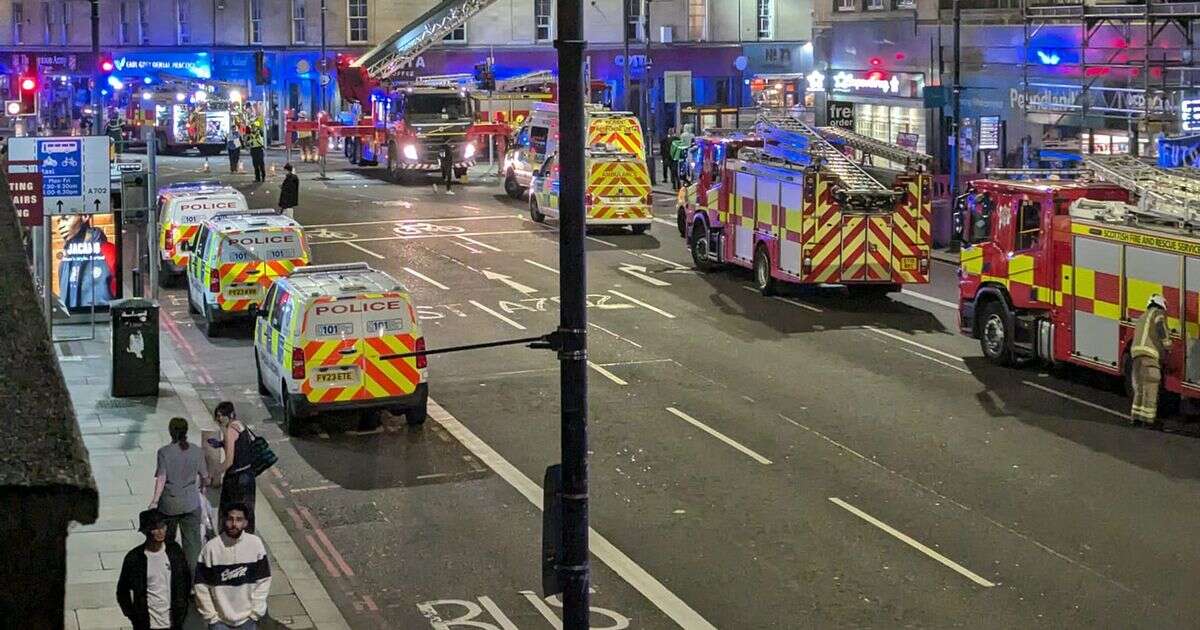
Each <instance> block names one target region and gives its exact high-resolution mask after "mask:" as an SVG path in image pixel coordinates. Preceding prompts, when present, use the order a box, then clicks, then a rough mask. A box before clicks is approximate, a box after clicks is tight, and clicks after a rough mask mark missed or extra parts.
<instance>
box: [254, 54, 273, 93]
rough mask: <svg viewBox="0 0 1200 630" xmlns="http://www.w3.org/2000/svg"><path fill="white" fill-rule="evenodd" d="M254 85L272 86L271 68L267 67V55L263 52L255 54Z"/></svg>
mask: <svg viewBox="0 0 1200 630" xmlns="http://www.w3.org/2000/svg"><path fill="white" fill-rule="evenodd" d="M254 84H255V85H270V84H271V68H269V67H268V66H267V53H265V52H263V51H261V50H257V51H255V52H254Z"/></svg>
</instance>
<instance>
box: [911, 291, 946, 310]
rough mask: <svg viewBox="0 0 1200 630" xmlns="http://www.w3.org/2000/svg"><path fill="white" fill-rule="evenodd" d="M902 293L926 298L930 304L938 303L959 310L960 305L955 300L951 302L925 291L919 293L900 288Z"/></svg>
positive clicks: (922, 298) (919, 298)
mask: <svg viewBox="0 0 1200 630" xmlns="http://www.w3.org/2000/svg"><path fill="white" fill-rule="evenodd" d="M900 293H901V294H903V295H908V296H912V297H915V298H917V299H918V300H925V301H926V302H929V303H930V304H937V305H938V306H944V307H946V308H949V309H954V310H956V311H957V310H958V305H957V304H955V303H954V302H950V301H948V300H943V299H941V298H935V297H933V296H932V295H925V294H924V293H918V292H917V291H910V290H908V289H900Z"/></svg>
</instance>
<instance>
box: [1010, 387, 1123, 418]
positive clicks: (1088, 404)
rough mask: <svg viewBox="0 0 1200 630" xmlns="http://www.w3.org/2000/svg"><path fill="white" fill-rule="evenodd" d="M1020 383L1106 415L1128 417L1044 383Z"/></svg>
mask: <svg viewBox="0 0 1200 630" xmlns="http://www.w3.org/2000/svg"><path fill="white" fill-rule="evenodd" d="M1021 383H1023V384H1025V385H1028V386H1029V387H1032V388H1034V389H1038V390H1041V391H1043V392H1046V393H1047V394H1053V395H1055V396H1058V397H1059V398H1064V399H1066V400H1069V401H1071V402H1076V403H1079V404H1081V405H1083V406H1084V407H1091V408H1092V409H1095V410H1096V411H1103V412H1104V413H1106V414H1108V415H1110V416H1116V417H1118V418H1120V419H1122V420H1128V419H1129V416H1128V415H1126V414H1124V413H1121V412H1119V411H1113V410H1112V409H1109V408H1107V407H1104V406H1102V405H1097V404H1096V403H1094V402H1089V401H1086V400H1083V399H1082V398H1076V397H1074V396H1072V395H1070V394H1064V393H1062V392H1060V391H1058V390H1056V389H1051V388H1049V387H1046V386H1045V385H1038V384H1037V383H1034V382H1032V381H1021Z"/></svg>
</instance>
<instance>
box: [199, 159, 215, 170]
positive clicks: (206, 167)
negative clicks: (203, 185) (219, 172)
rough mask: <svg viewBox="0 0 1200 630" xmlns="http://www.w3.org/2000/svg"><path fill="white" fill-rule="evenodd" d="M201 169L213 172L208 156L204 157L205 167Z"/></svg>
mask: <svg viewBox="0 0 1200 630" xmlns="http://www.w3.org/2000/svg"><path fill="white" fill-rule="evenodd" d="M200 170H201V171H203V172H205V173H211V172H212V167H211V166H209V165H208V158H204V168H202V169H200Z"/></svg>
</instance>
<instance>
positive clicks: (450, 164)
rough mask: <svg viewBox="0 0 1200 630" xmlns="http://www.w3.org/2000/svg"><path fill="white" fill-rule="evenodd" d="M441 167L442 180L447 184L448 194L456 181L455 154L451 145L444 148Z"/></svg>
mask: <svg viewBox="0 0 1200 630" xmlns="http://www.w3.org/2000/svg"><path fill="white" fill-rule="evenodd" d="M441 167H442V179H443V180H444V181H445V183H446V192H450V183H451V182H453V181H454V152H453V149H451V147H450V145H449V144H446V145H445V146H443V147H442V155H441Z"/></svg>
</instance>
